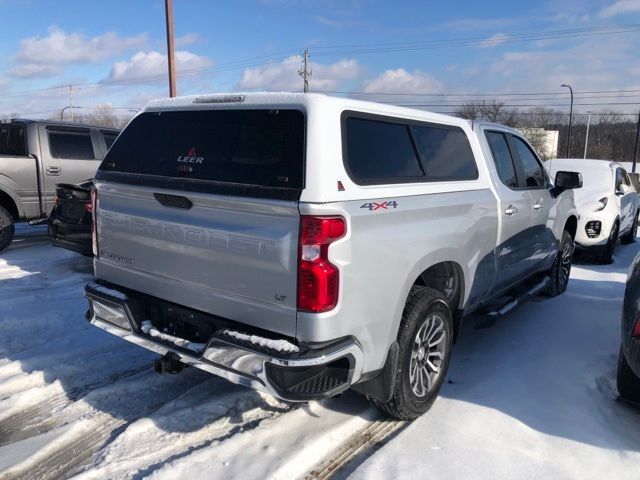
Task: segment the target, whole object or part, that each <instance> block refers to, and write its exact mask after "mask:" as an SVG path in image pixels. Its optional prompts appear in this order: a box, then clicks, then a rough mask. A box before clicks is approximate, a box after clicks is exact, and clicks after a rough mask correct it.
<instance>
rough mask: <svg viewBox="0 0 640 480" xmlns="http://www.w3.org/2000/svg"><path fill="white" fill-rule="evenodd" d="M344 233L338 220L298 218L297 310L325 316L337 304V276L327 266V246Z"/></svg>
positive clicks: (341, 220) (331, 266)
mask: <svg viewBox="0 0 640 480" xmlns="http://www.w3.org/2000/svg"><path fill="white" fill-rule="evenodd" d="M346 229H347V228H346V222H345V220H344V218H342V217H312V216H306V215H303V216H302V217H300V241H299V258H298V310H302V311H306V312H312V313H320V312H327V311H329V310H331V309H333V308H334V307H335V306H336V304H337V303H338V287H339V280H340V272H339V270H338V268H337V267H336V266H335V265H333V264H332V263H331V262H329V245H330V244H331V243H333V242H335V241H336V240H338V239H339V238H341V237H343V236H344V234H345V233H346Z"/></svg>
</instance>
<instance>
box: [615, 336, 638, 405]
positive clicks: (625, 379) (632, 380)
mask: <svg viewBox="0 0 640 480" xmlns="http://www.w3.org/2000/svg"><path fill="white" fill-rule="evenodd" d="M617 383H618V393H619V394H620V397H622V398H624V399H625V400H628V401H630V402H636V403H640V378H638V377H637V376H636V374H635V373H633V370H631V367H630V366H629V363H628V362H627V359H626V358H625V356H624V353H623V352H622V348H620V356H619V357H618V378H617Z"/></svg>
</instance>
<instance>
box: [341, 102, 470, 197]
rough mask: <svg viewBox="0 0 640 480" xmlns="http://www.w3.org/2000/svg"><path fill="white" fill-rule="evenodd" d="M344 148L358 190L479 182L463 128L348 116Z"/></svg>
mask: <svg viewBox="0 0 640 480" xmlns="http://www.w3.org/2000/svg"><path fill="white" fill-rule="evenodd" d="M342 144H343V147H342V152H343V161H344V165H345V169H346V170H347V173H348V174H349V176H350V177H351V179H352V180H353V181H354V182H355V183H357V184H359V185H380V184H393V183H409V182H432V181H447V180H475V179H477V178H478V169H477V166H476V162H475V158H474V156H473V152H472V150H471V145H470V143H469V140H468V138H467V136H466V134H465V133H464V131H463V130H462V129H461V128H459V127H453V126H448V125H440V124H432V123H426V122H425V123H422V122H415V121H410V120H407V119H401V118H391V117H381V116H377V115H369V114H363V113H358V112H351V111H347V112H344V113H343V115H342Z"/></svg>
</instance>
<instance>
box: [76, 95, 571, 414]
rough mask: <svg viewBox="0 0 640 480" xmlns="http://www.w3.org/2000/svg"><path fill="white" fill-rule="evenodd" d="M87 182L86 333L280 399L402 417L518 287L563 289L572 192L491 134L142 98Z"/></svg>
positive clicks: (309, 111)
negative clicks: (89, 274) (475, 315)
mask: <svg viewBox="0 0 640 480" xmlns="http://www.w3.org/2000/svg"><path fill="white" fill-rule="evenodd" d="M95 185H96V190H95V192H94V206H93V212H94V217H95V218H94V222H95V224H94V238H93V244H94V254H95V258H94V268H95V276H96V281H93V282H91V283H89V284H88V285H87V286H86V288H85V295H86V296H87V298H88V300H89V307H90V308H89V311H88V312H87V318H88V319H89V321H90V322H91V323H92V324H94V325H96V326H97V327H100V328H103V329H105V330H107V331H109V332H111V333H113V334H115V335H118V336H120V337H122V338H123V339H126V340H128V341H130V342H133V343H136V344H138V345H141V346H143V347H145V348H148V349H150V350H153V351H155V352H158V353H160V354H162V355H163V357H161V358H159V359H158V361H157V362H156V368H157V370H159V371H163V372H177V371H179V370H181V369H182V368H183V366H184V365H185V364H188V365H194V366H196V367H198V368H201V369H203V370H206V371H209V372H212V373H214V374H216V375H220V376H222V377H225V378H227V379H229V380H231V381H233V382H236V383H240V384H242V385H246V386H249V387H252V388H256V389H260V390H262V391H266V392H268V393H270V394H272V395H275V396H277V397H279V398H282V399H285V400H289V401H306V400H310V399H318V398H326V397H331V396H334V395H337V394H339V393H341V392H343V391H344V390H345V389H347V388H349V387H351V386H353V387H354V389H356V390H358V391H359V392H361V393H363V394H364V395H366V396H367V397H368V398H369V399H370V400H371V402H372V403H373V404H374V405H375V406H376V407H378V408H380V409H381V410H382V411H384V412H387V413H389V414H390V415H392V416H395V417H397V418H403V419H411V418H415V417H416V416H418V415H420V414H422V413H423V412H425V411H426V410H427V409H428V408H429V407H430V406H431V404H432V403H433V401H434V400H435V398H436V396H437V394H438V391H439V390H440V387H441V386H442V383H443V381H444V378H445V375H446V371H447V367H448V364H449V359H450V355H451V351H452V344H453V343H454V339H455V337H456V335H457V333H458V331H459V329H460V325H461V322H462V320H463V318H465V317H467V316H468V315H469V314H470V313H472V312H473V311H475V310H477V309H479V308H480V307H483V306H486V305H489V304H490V303H491V302H492V301H494V300H495V299H496V298H498V297H502V296H504V294H505V292H508V291H511V290H513V289H514V287H517V286H520V287H521V289H523V290H524V291H525V292H527V294H528V295H532V294H535V293H538V292H542V291H543V290H544V291H546V293H547V294H549V295H551V296H553V295H558V294H560V293H562V292H563V291H564V290H565V288H566V287H567V282H568V280H569V271H570V268H571V260H572V253H573V238H574V237H575V234H576V226H577V213H576V210H575V206H574V202H573V193H572V192H571V190H570V189H572V188H579V187H580V186H581V177H580V175H579V174H577V173H573V172H558V173H557V175H556V178H555V181H554V182H551V181H550V180H549V178H548V177H547V175H546V173H545V170H544V169H543V167H542V165H541V163H540V161H539V159H538V157H537V156H536V154H535V152H534V151H533V149H532V148H531V146H530V145H529V144H528V143H527V142H526V140H525V139H524V138H523V137H522V136H521V134H520V133H519V132H517V131H515V130H512V129H509V128H506V127H503V126H500V125H492V124H486V123H482V122H469V121H466V120H462V119H459V118H454V117H450V116H445V115H440V114H435V113H429V112H426V111H421V110H412V109H407V108H400V107H395V106H390V105H381V104H376V103H369V102H361V101H356V100H350V99H344V98H333V97H327V96H323V95H317V94H233V95H199V96H192V97H184V98H176V99H170V100H161V101H154V102H151V103H150V104H148V105H147V106H146V108H145V109H144V110H143V111H142V112H141V113H140V114H139V115H138V116H137V117H136V118H134V120H133V121H132V122H131V123H130V124H129V126H128V127H127V128H126V129H125V130H124V131H123V133H122V134H121V135H120V137H118V139H117V140H116V142H115V143H114V145H113V147H112V148H111V150H110V151H109V153H108V154H107V156H106V158H105V160H104V162H103V163H102V165H101V166H100V169H99V171H98V173H97V175H96V178H95ZM522 285H526V286H525V287H524V288H522ZM515 303H518V302H514V301H511V302H510V303H509V305H510V306H511V305H514V304H515ZM508 308H509V307H508V306H506V307H505V308H503V309H502V312H504V311H506V310H507V309H508ZM499 310H500V309H497V310H496V311H499ZM479 381H481V380H479Z"/></svg>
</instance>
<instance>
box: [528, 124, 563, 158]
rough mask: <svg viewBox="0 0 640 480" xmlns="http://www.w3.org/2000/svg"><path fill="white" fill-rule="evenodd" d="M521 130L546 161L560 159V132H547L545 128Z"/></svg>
mask: <svg viewBox="0 0 640 480" xmlns="http://www.w3.org/2000/svg"><path fill="white" fill-rule="evenodd" d="M521 130H522V133H524V135H525V136H526V137H527V139H528V140H529V142H530V143H531V145H532V146H533V147H534V148H535V149H536V150H537V151H538V153H539V154H540V155H541V156H542V157H544V159H549V158H557V157H558V140H559V138H560V132H559V131H558V130H545V129H544V128H522V129H521Z"/></svg>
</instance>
